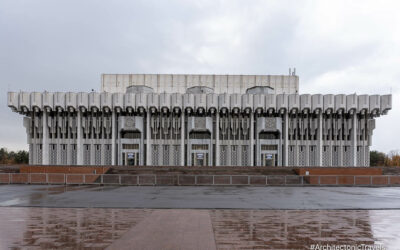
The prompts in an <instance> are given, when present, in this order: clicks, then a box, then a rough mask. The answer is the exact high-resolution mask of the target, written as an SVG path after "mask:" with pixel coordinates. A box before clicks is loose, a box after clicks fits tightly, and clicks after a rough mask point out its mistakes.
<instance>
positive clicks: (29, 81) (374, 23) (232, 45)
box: [0, 0, 400, 152]
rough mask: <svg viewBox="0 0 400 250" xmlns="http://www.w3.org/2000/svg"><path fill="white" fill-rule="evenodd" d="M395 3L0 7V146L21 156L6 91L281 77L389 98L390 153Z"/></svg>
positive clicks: (385, 142)
mask: <svg viewBox="0 0 400 250" xmlns="http://www.w3.org/2000/svg"><path fill="white" fill-rule="evenodd" d="M399 3H400V2H399V1H376V0H375V1H365V0H363V1H320V0H318V1H281V0H280V1H233V0H229V1H215V0H209V1H207V0H201V1H148V0H146V1H99V0H93V1H85V0H79V1H78V0H57V1H55V0H48V1H42V0H35V1H21V0H1V1H0V94H1V95H0V98H1V102H0V104H1V105H0V147H7V148H9V149H12V150H15V149H27V145H26V134H25V129H24V127H23V125H22V116H20V115H18V114H15V113H12V112H11V111H10V110H9V108H8V107H7V95H6V92H7V91H19V90H25V91H44V90H47V91H90V90H91V89H96V90H99V89H100V74H101V73H188V74H189V73H195V74H201V73H202V74H265V75H266V74H288V68H289V67H296V69H297V74H298V75H299V77H300V93H311V94H314V93H323V94H328V93H333V94H337V93H344V94H352V93H355V92H356V93H357V94H388V93H390V92H391V93H392V94H393V109H392V110H391V111H390V112H389V115H387V116H384V117H380V118H379V119H377V128H376V130H375V131H374V137H373V149H376V150H380V151H384V152H389V151H390V150H395V149H400V142H399V139H400V138H399V135H400V132H399V131H400V130H399V124H400V109H399V106H400V88H399V86H400V85H399V84H400V15H399V10H400V4H399Z"/></svg>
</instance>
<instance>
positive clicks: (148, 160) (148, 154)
mask: <svg viewBox="0 0 400 250" xmlns="http://www.w3.org/2000/svg"><path fill="white" fill-rule="evenodd" d="M150 138H151V130H150V112H149V110H148V111H147V113H146V166H150V165H151V145H150Z"/></svg>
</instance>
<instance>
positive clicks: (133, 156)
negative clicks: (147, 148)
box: [124, 152, 139, 166]
mask: <svg viewBox="0 0 400 250" xmlns="http://www.w3.org/2000/svg"><path fill="white" fill-rule="evenodd" d="M124 154H125V165H126V166H138V165H139V153H138V152H126V153H124Z"/></svg>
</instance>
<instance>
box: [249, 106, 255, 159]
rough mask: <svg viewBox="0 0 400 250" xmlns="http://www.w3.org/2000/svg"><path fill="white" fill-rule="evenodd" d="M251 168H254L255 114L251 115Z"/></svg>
mask: <svg viewBox="0 0 400 250" xmlns="http://www.w3.org/2000/svg"><path fill="white" fill-rule="evenodd" d="M249 148H250V166H254V165H255V164H254V113H253V112H251V113H250V147H249Z"/></svg>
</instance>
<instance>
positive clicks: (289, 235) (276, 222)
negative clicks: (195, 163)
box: [0, 207, 400, 250]
mask: <svg viewBox="0 0 400 250" xmlns="http://www.w3.org/2000/svg"><path fill="white" fill-rule="evenodd" d="M0 223H1V226H0V249H9V248H12V249H105V248H107V249H149V250H153V249H157V250H159V249H310V248H311V246H312V245H314V246H315V245H316V244H320V246H321V245H326V244H330V245H339V244H340V245H352V246H355V245H359V246H361V244H367V245H373V244H376V245H382V246H384V247H386V248H387V249H399V246H400V239H399V237H398V236H399V235H400V226H399V225H400V213H399V211H398V210H225V209H217V210H198V209H196V210H192V209H183V210H182V209H165V210H160V209H156V210H149V209H109V208H36V207H29V208H28V207H2V208H0ZM314 249H315V248H314ZM356 249H357V248H356ZM360 249H368V248H360ZM378 249H383V248H378Z"/></svg>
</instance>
